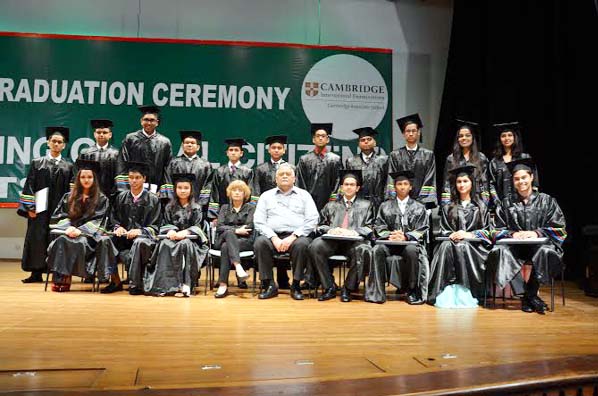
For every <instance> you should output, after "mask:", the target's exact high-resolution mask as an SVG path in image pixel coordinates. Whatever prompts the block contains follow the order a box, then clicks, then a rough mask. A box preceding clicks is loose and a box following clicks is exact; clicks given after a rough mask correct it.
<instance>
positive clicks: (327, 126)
mask: <svg viewBox="0 0 598 396" xmlns="http://www.w3.org/2000/svg"><path fill="white" fill-rule="evenodd" d="M320 130H323V131H325V132H326V133H327V134H328V136H330V135H332V123H331V122H327V123H316V124H311V135H312V136H313V135H315V134H316V132H318V131H320Z"/></svg>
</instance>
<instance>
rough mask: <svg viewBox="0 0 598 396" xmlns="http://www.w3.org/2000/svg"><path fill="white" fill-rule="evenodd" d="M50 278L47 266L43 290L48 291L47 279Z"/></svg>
mask: <svg viewBox="0 0 598 396" xmlns="http://www.w3.org/2000/svg"><path fill="white" fill-rule="evenodd" d="M49 280H50V267H48V271H46V285H45V286H44V291H48V281H49Z"/></svg>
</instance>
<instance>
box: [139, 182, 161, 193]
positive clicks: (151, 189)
mask: <svg viewBox="0 0 598 396" xmlns="http://www.w3.org/2000/svg"><path fill="white" fill-rule="evenodd" d="M143 188H145V189H146V190H149V192H151V193H152V194H155V193H156V192H157V191H158V186H157V185H155V184H149V183H143Z"/></svg>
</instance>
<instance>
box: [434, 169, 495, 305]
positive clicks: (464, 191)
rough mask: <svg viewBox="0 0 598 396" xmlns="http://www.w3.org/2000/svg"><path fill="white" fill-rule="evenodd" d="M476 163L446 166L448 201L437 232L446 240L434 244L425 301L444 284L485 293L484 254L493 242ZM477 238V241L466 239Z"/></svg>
mask: <svg viewBox="0 0 598 396" xmlns="http://www.w3.org/2000/svg"><path fill="white" fill-rule="evenodd" d="M474 172H475V166H473V165H470V164H466V165H464V166H460V167H457V168H453V169H451V170H449V174H450V179H451V182H450V183H451V202H450V203H449V204H447V205H444V206H443V207H442V211H441V214H440V235H441V236H444V237H449V238H450V240H449V241H443V242H441V243H440V244H437V245H436V247H435V249H434V256H433V258H432V263H431V264H430V273H431V278H430V283H429V286H428V303H429V304H434V302H435V301H436V297H437V296H438V295H439V294H440V293H442V291H443V290H444V289H445V287H446V286H448V285H452V284H457V285H461V286H463V287H465V288H467V289H468V290H469V291H470V292H471V294H472V295H473V297H476V298H478V299H479V298H481V297H483V296H484V272H485V269H486V258H487V257H488V252H489V251H490V248H491V244H492V232H491V229H490V214H489V210H488V207H487V206H486V204H485V203H484V202H482V200H481V198H480V197H479V195H478V194H477V193H476V191H475V183H474V176H473V174H474ZM473 238H477V239H480V240H481V241H480V242H473V241H468V240H467V239H473Z"/></svg>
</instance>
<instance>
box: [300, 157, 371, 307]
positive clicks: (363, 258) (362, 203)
mask: <svg viewBox="0 0 598 396" xmlns="http://www.w3.org/2000/svg"><path fill="white" fill-rule="evenodd" d="M361 177H362V172H361V170H351V169H344V170H341V189H342V194H343V197H342V198H341V199H339V200H338V201H333V202H328V203H327V204H326V206H324V208H323V209H322V212H321V213H320V223H319V225H318V227H317V229H316V231H317V233H318V234H320V235H323V234H328V235H336V236H339V237H340V236H360V237H362V238H363V240H362V241H342V240H334V239H325V238H324V237H322V236H320V237H318V238H316V239H315V240H314V241H313V242H312V243H311V244H310V245H309V254H310V257H311V260H312V264H313V265H314V267H315V269H316V271H317V272H318V275H319V277H320V282H322V286H323V287H324V293H323V294H322V295H321V296H320V297H319V298H318V300H319V301H326V300H330V299H333V298H335V297H336V286H335V285H334V280H333V277H332V273H331V271H330V267H329V266H328V258H329V257H330V256H332V255H334V254H335V253H336V254H344V255H346V256H347V257H348V258H349V263H348V264H349V272H348V273H347V278H346V279H345V286H344V287H343V289H342V292H341V301H343V302H349V301H351V292H352V291H355V290H357V288H358V287H359V282H360V281H361V279H363V277H364V268H367V269H369V268H370V267H371V265H372V248H371V247H370V238H371V236H372V233H373V229H372V227H373V225H374V219H375V215H376V212H375V209H374V203H373V202H371V201H368V200H365V199H363V198H359V197H358V196H357V193H358V192H359V188H360V187H361Z"/></svg>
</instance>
